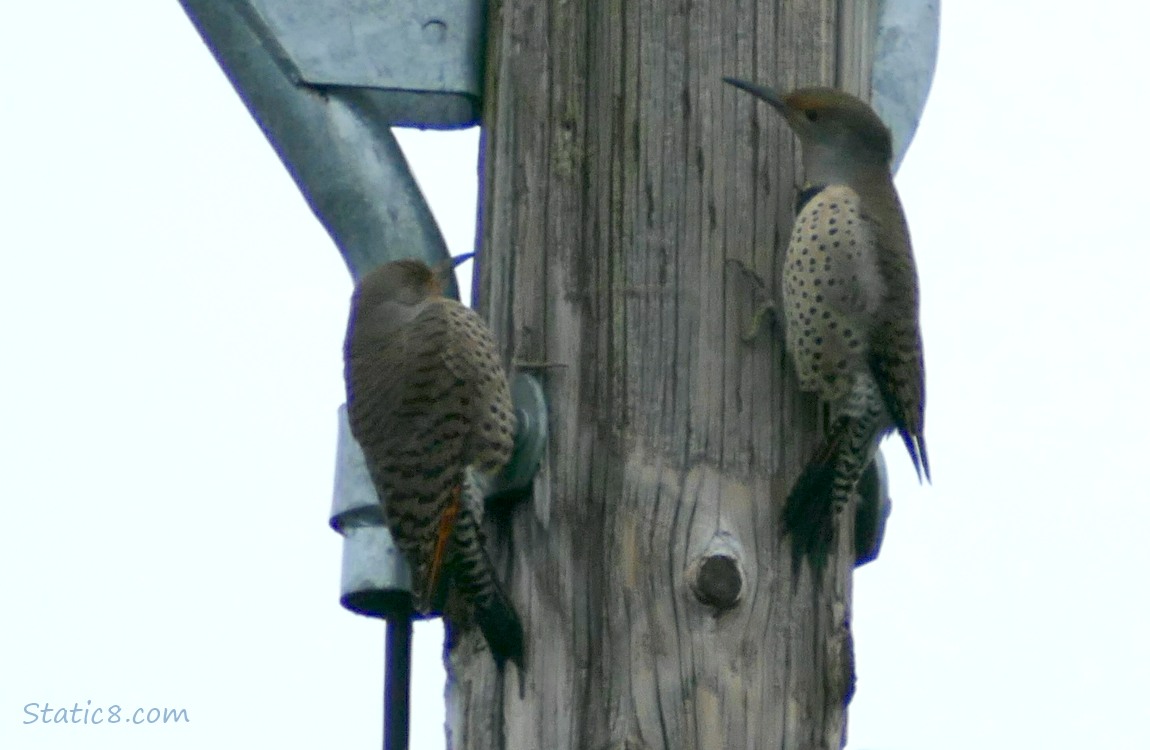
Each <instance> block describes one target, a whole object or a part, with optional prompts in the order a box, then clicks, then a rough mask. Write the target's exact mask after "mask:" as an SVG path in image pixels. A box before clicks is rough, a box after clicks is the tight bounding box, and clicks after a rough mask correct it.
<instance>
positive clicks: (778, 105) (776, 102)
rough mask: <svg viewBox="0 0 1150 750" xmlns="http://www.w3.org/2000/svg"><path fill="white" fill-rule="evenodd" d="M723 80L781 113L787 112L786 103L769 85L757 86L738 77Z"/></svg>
mask: <svg viewBox="0 0 1150 750" xmlns="http://www.w3.org/2000/svg"><path fill="white" fill-rule="evenodd" d="M723 81H725V82H726V83H729V84H731V85H732V86H734V87H735V88H737V89H742V90H743V91H746V92H747V93H749V94H754V95H755V96H757V97H758V98H759V99H762V100H763V101H764V102H766V103H767V104H769V105H771V106H772V107H774V108H775V109H777V110H778V111H779V112H780V113H782V114H783V115H786V113H787V103H786V102H785V101H783V97H781V96H779V94H778V92H776V91H775V90H774V89H772V88H771V87H769V86H758V85H756V84H753V83H747V82H746V81H741V80H739V79H738V78H723Z"/></svg>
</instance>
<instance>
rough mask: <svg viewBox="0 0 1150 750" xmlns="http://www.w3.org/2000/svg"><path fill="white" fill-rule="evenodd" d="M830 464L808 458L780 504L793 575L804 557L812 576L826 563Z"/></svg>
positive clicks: (831, 509) (831, 513)
mask: <svg viewBox="0 0 1150 750" xmlns="http://www.w3.org/2000/svg"><path fill="white" fill-rule="evenodd" d="M834 476H835V470H834V465H833V464H829V463H823V462H821V461H817V460H816V461H812V462H811V463H809V464H807V466H806V468H805V469H803V473H802V474H801V475H800V476H799V479H798V481H797V482H795V486H794V488H793V489H792V490H791V493H790V494H789V495H787V502H786V505H785V506H784V507H783V530H784V533H785V534H786V535H787V536H789V537H790V538H791V553H792V563H793V566H794V567H793V570H794V571H795V577H796V578H797V577H798V574H799V571H800V569H801V566H802V561H803V558H804V557H805V558H806V559H807V560H809V561H810V563H811V568H813V570H814V572H815V574H816V577H817V575H818V574H819V573H821V572H822V570H823V568H824V567H826V563H827V558H829V557H830V551H831V547H832V546H833V545H834V538H835V524H834V521H835V503H834Z"/></svg>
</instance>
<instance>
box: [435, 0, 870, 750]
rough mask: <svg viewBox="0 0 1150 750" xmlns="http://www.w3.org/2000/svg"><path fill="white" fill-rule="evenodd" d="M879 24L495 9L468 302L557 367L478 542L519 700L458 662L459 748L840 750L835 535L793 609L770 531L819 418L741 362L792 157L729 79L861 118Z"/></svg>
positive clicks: (791, 196) (641, 3)
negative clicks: (520, 681)
mask: <svg viewBox="0 0 1150 750" xmlns="http://www.w3.org/2000/svg"><path fill="white" fill-rule="evenodd" d="M872 6H873V3H854V2H850V1H849V0H841V2H830V1H827V0H823V1H822V2H811V1H810V0H792V1H791V2H787V3H779V2H762V1H751V0H743V1H742V2H717V1H712V2H701V1H696V2H691V1H690V0H683V1H682V2H663V1H662V0H659V1H653V0H601V1H592V0H567V1H563V0H546V1H540V0H503V1H502V2H500V1H499V0H494V2H492V4H491V8H490V25H489V31H488V39H489V42H488V44H489V48H488V50H487V61H488V62H487V65H488V70H487V100H486V104H485V120H484V127H485V135H484V145H483V147H482V148H483V152H482V166H481V172H482V175H481V179H482V188H483V189H482V191H481V192H482V196H483V197H482V198H481V208H480V219H481V227H482V228H481V230H480V232H481V235H482V236H481V242H482V248H483V258H482V266H483V268H482V281H481V283H480V285H479V290H478V291H479V296H480V298H481V300H482V303H481V307H482V309H483V311H484V312H485V314H486V315H487V316H488V318H489V319H490V320H491V322H492V324H493V327H494V330H495V332H496V335H497V337H498V338H499V339H500V340H501V342H503V344H504V346H505V351H506V353H507V357H508V361H509V362H511V363H512V364H513V365H516V366H520V367H533V366H538V365H539V364H540V363H545V364H546V365H547V366H546V367H545V368H543V369H542V370H541V372H542V373H544V379H545V382H546V389H547V395H548V398H549V400H550V407H551V424H550V429H551V441H550V445H549V448H548V455H547V458H546V459H545V461H546V466H545V467H544V470H543V471H542V472H541V474H540V476H539V478H538V479H537V481H536V490H535V497H534V501H533V503H532V504H531V505H523V506H521V507H519V508H517V509H516V510H515V511H514V512H513V513H512V515H511V518H510V521H507V522H503V523H492V524H489V527H488V528H489V531H490V533H491V534H492V539H491V545H492V548H493V550H494V551H495V555H496V557H497V560H498V566H499V569H500V571H501V573H502V574H503V576H504V578H505V580H509V581H510V584H509V590H510V592H511V596H512V598H513V600H514V601H515V603H516V605H517V607H518V608H519V610H520V612H521V614H522V616H523V618H524V624H525V626H526V628H527V632H528V674H527V685H526V698H525V699H523V700H520V698H519V696H518V685H517V680H516V677H517V675H515V672H514V668H509V669H508V676H507V680H506V681H505V683H500V682H499V681H498V680H497V678H496V674H495V670H494V668H493V666H492V663H491V659H490V657H489V656H488V654H487V653H486V651H485V650H484V649H483V648H482V645H481V644H480V641H479V639H478V636H477V635H473V636H471V637H468V638H464V639H463V640H462V642H461V643H460V645H459V647H458V648H456V649H455V650H454V651H453V653H452V654H451V655H450V659H449V685H448V728H447V729H448V743H449V747H451V748H457V749H460V750H462V749H463V748H467V749H468V750H487V749H489V748H514V749H516V750H527V749H531V748H539V749H540V750H568V749H571V750H575V749H579V750H584V749H586V750H600V749H607V748H611V749H614V748H619V749H620V750H622V749H623V748H629V749H635V748H759V749H770V748H788V749H791V750H806V749H807V748H838V747H840V746H841V745H842V744H843V743H844V742H845V727H846V716H845V706H846V702H847V701H848V700H849V694H850V692H851V690H852V686H853V656H852V646H851V640H850V628H849V617H850V555H849V554H847V553H846V550H848V549H850V542H851V539H850V529H849V528H843V529H841V532H842V533H840V539H839V549H840V554H839V555H838V557H837V558H836V560H835V562H834V563H832V566H831V570H829V571H828V573H827V574H826V577H825V578H824V581H823V584H822V586H821V589H820V590H819V592H818V593H816V589H815V587H814V586H813V584H812V581H811V577H810V573H809V571H808V572H805V573H804V574H803V575H802V577H801V578H800V581H799V585H798V587H797V588H796V587H795V586H793V583H792V571H791V561H790V549H789V546H788V545H787V544H786V543H785V542H784V541H783V540H781V539H780V535H779V531H778V518H779V514H780V510H781V506H782V501H783V499H784V497H785V493H786V490H787V489H788V488H789V486H790V484H791V483H792V482H793V480H794V478H795V477H796V476H797V474H798V471H799V469H800V466H801V464H802V461H803V459H804V458H805V456H806V455H807V453H808V451H809V450H810V448H811V446H812V444H813V442H814V440H815V439H816V437H817V432H816V426H817V424H818V419H817V414H816V412H817V407H816V405H815V404H814V402H813V400H812V399H810V398H808V397H806V396H801V395H799V394H798V393H797V391H796V388H795V380H794V377H793V375H792V373H791V372H790V370H789V363H787V362H786V361H785V359H784V355H783V348H782V341H781V339H780V337H779V332H778V331H777V330H776V329H773V328H771V327H770V326H769V325H768V326H766V327H765V328H764V330H763V331H762V332H761V333H760V335H759V336H758V337H757V338H756V339H755V340H754V341H753V342H752V343H750V344H748V343H745V342H743V341H742V340H741V338H740V334H741V333H742V331H743V330H744V328H745V326H746V324H747V322H748V319H749V316H750V315H751V314H752V312H753V310H754V309H755V307H756V305H757V304H758V303H761V302H762V301H763V300H764V299H765V294H766V292H765V291H764V290H763V289H760V288H759V287H758V286H757V285H756V283H755V281H754V280H753V277H752V276H750V275H749V274H747V273H746V272H744V271H743V270H740V268H739V267H738V266H736V265H733V264H731V263H729V262H728V259H738V260H741V261H743V262H744V263H746V264H747V266H749V267H752V268H754V269H755V270H756V272H757V273H758V274H760V275H761V277H762V280H763V281H764V282H765V288H766V289H770V290H773V289H776V288H777V284H776V281H775V273H776V268H777V264H778V257H779V253H780V251H781V243H782V242H785V239H786V237H787V233H788V231H789V228H790V223H791V216H792V214H793V206H794V200H795V185H796V181H797V180H798V179H800V176H796V174H795V172H796V168H797V167H798V164H799V162H798V160H797V151H796V148H797V144H796V143H795V142H794V139H793V138H792V137H791V135H790V133H789V132H788V131H786V130H785V126H784V124H783V122H782V121H781V120H780V119H779V118H778V117H776V116H775V115H774V113H772V112H769V111H768V108H767V107H766V106H764V105H761V104H758V103H756V102H755V100H754V99H752V98H751V97H750V96H748V95H746V94H744V93H741V92H738V91H736V90H734V89H733V88H731V87H729V86H726V85H724V84H723V83H722V82H721V80H720V79H721V77H722V76H724V75H735V76H739V77H743V78H749V79H752V80H756V81H760V82H766V83H770V84H772V85H776V86H779V87H781V88H791V87H793V86H794V85H796V84H815V83H821V84H831V85H838V86H841V87H843V88H846V89H848V90H851V91H854V92H855V93H861V92H864V91H865V87H866V84H867V82H868V80H869V55H870V44H869V39H870V38H871V26H870V24H871V23H872V19H873V15H874V14H873V7H872ZM712 558H714V559H712ZM707 560H710V564H707V565H704V564H703V563H704V562H705V561H707ZM739 579H741V586H740V585H739ZM732 597H737V599H738V602H737V604H735V605H734V606H733V607H730V608H726V609H724V608H723V607H724V602H726V601H727V600H729V599H730V598H732ZM701 598H702V599H703V600H705V601H707V602H711V604H704V603H703V602H702V601H700V599H701ZM715 603H718V604H717V606H716V604H715Z"/></svg>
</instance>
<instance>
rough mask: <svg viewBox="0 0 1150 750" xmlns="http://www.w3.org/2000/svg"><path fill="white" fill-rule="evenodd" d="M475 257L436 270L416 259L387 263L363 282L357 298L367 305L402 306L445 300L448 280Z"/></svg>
mask: <svg viewBox="0 0 1150 750" xmlns="http://www.w3.org/2000/svg"><path fill="white" fill-rule="evenodd" d="M473 255H474V253H468V254H465V255H459V256H456V257H454V258H448V259H447V260H445V261H443V262H442V263H437V264H436V265H435V266H434V267H432V266H429V265H427V264H426V263H424V262H423V261H422V260H417V259H415V258H403V259H402V260H393V261H391V262H390V263H384V264H383V265H380V266H377V267H376V268H374V269H372V270H371V271H369V272H368V273H367V274H366V275H364V277H363V278H362V279H360V281H359V286H358V289H357V294H358V295H359V297H360V298H361V300H363V301H364V302H367V301H368V300H370V301H376V302H398V303H400V304H403V305H414V304H418V303H419V302H421V301H423V300H425V299H427V298H428V297H438V296H442V295H443V286H444V285H443V279H444V276H446V275H447V274H448V273H450V272H451V271H452V270H453V269H454V268H455V266H457V265H459V264H460V263H462V262H463V261H465V260H468V259H469V258H471V257H472V256H473Z"/></svg>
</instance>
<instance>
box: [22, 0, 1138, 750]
mask: <svg viewBox="0 0 1150 750" xmlns="http://www.w3.org/2000/svg"><path fill="white" fill-rule="evenodd" d="M943 10H944V16H943V26H942V46H941V54H940V59H939V64H938V71H937V75H936V78H935V83H934V87H933V90H932V93H931V97H930V101H929V103H928V106H927V110H926V113H925V116H924V119H923V122H922V125H921V128H920V130H919V134H918V136H917V137H916V140H915V142H914V144H913V146H912V148H911V150H910V152H909V154H908V156H907V158H906V161H905V162H904V164H903V167H902V171H901V173H900V175H899V178H898V185H899V187H900V190H901V191H902V196H903V199H904V203H905V205H906V209H907V213H908V216H909V218H910V223H911V228H912V232H913V236H914V241H915V247H916V251H917V256H918V262H919V272H920V276H921V286H922V295H923V330H924V336H925V339H926V351H927V382H928V393H929V399H928V410H927V435H928V439H929V442H930V452H931V462H932V468H933V471H934V476H935V484H934V486H933V487H925V488H919V487H918V486H917V485H916V484H915V482H914V476H913V471H912V469H911V468H910V464H909V461H907V460H906V458H905V455H903V451H902V450H901V447H900V446H898V445H897V444H893V443H892V444H890V446H889V450H888V456H889V465H890V468H891V475H892V494H893V496H894V500H895V510H894V515H893V517H892V519H891V522H890V525H889V527H888V535H887V542H886V546H885V549H884V551H883V554H882V557H881V558H880V559H879V561H878V562H877V563H874V564H872V565H870V566H868V567H866V568H864V569H862V570H861V571H860V572H859V573H858V575H857V576H856V586H855V609H854V633H855V645H856V650H857V662H858V663H857V666H858V672H859V683H858V692H857V695H856V697H855V700H854V703H853V704H852V707H851V713H850V729H849V731H850V737H851V744H850V748H852V750H917V749H919V748H933V749H935V750H951V749H954V750H957V749H959V748H962V749H963V750H968V749H969V748H973V747H978V748H989V749H991V750H1016V749H1017V748H1044V749H1045V750H1052V749H1057V750H1062V749H1065V750H1070V749H1071V748H1074V750H1080V749H1081V748H1084V747H1099V748H1108V749H1110V748H1143V747H1147V746H1150V745H1148V741H1147V740H1146V739H1145V736H1146V730H1145V723H1146V721H1145V716H1146V715H1147V708H1146V695H1147V690H1146V686H1145V685H1146V679H1147V675H1148V674H1150V638H1148V637H1147V636H1146V624H1145V623H1146V615H1147V612H1146V607H1147V605H1146V578H1145V571H1146V570H1148V569H1150V544H1148V542H1147V538H1146V537H1147V531H1148V529H1150V492H1148V491H1147V489H1146V487H1145V483H1146V465H1147V463H1148V461H1147V456H1146V454H1145V451H1146V450H1147V448H1148V447H1150V439H1148V437H1147V424H1150V395H1148V390H1147V381H1148V379H1150V378H1148V377H1147V373H1148V365H1150V344H1148V343H1147V335H1146V333H1145V330H1146V329H1145V326H1146V325H1147V323H1148V321H1150V293H1148V291H1147V282H1146V279H1147V270H1148V264H1147V262H1146V259H1145V255H1146V252H1147V247H1146V239H1145V236H1146V235H1145V232H1144V231H1143V229H1144V227H1143V223H1142V222H1143V218H1144V214H1145V213H1146V209H1145V208H1144V207H1143V206H1142V204H1140V203H1139V201H1140V200H1142V199H1144V197H1145V189H1144V184H1143V182H1142V180H1143V179H1144V178H1145V175H1146V174H1147V173H1148V172H1150V163H1148V162H1150V159H1148V158H1147V149H1146V145H1145V144H1146V130H1147V128H1146V123H1147V118H1146V114H1147V98H1146V92H1147V88H1148V84H1147V82H1146V73H1147V71H1148V70H1150V60H1148V59H1147V45H1146V42H1145V36H1146V33H1147V29H1146V21H1147V20H1148V11H1146V10H1144V9H1143V8H1142V7H1141V6H1139V5H1137V4H1135V3H1131V2H1129V1H1128V0H1125V1H1122V0H1098V1H1097V2H1094V3H1091V4H1090V5H1089V6H1088V7H1087V6H1083V5H1082V4H1081V3H1069V2H1053V1H1048V2H1037V1H1035V2H1023V1H1022V0H1005V1H1002V0H1000V1H999V2H993V1H992V0H977V1H976V0H962V1H961V2H958V1H955V2H949V3H947V4H946V7H945V8H944V9H943ZM0 70H2V71H3V72H2V73H0V76H3V79H4V93H5V106H4V108H3V111H4V118H3V130H2V133H0V135H2V137H0V191H2V198H3V204H2V205H3V211H2V213H0V259H2V261H0V262H2V267H0V312H2V319H3V321H4V322H3V324H2V325H0V352H3V366H2V369H0V386H2V387H0V500H2V504H0V592H3V595H4V598H5V601H4V603H3V611H4V612H5V613H6V614H5V616H4V617H3V625H2V626H0V632H2V633H3V637H2V638H0V746H3V747H5V748H8V747H12V748H30V749H31V748H53V749H58V748H73V747H87V748H153V747H164V748H203V747H209V746H221V747H245V746H250V747H257V746H258V747H262V746H269V747H270V746H276V745H279V746H286V747H347V748H368V747H376V746H378V744H379V738H380V735H381V708H380V704H381V694H382V663H383V661H382V643H383V626H382V624H380V623H379V622H376V621H373V620H368V619H366V618H361V617H357V616H353V615H351V614H350V613H347V612H345V611H344V610H342V609H341V608H340V607H339V604H338V601H337V597H338V584H339V566H340V548H341V546H340V539H339V537H338V536H337V535H336V534H335V533H334V532H332V531H331V530H329V528H328V526H327V512H328V509H329V504H330V496H331V482H332V470H333V460H334V456H333V454H334V449H335V410H336V407H337V406H338V405H339V404H340V403H341V401H342V400H343V385H342V380H341V362H340V343H341V339H342V335H343V328H344V324H345V320H346V314H347V297H348V294H349V293H350V291H351V283H350V279H349V277H348V274H347V271H346V269H345V267H344V265H343V262H342V260H341V259H340V257H339V255H338V253H337V252H336V250H335V249H334V247H333V246H332V243H331V241H330V239H329V238H328V237H327V235H326V234H325V233H324V232H323V230H322V229H321V228H320V226H319V225H318V223H317V222H316V221H315V219H314V218H313V217H312V215H311V213H310V211H309V210H308V208H307V207H306V205H305V204H304V202H303V200H302V199H301V198H300V196H299V194H298V192H297V190H296V188H295V186H294V184H293V183H292V182H291V180H290V179H289V178H288V176H287V174H286V172H285V171H284V169H283V167H282V165H281V164H280V162H279V161H278V159H277V158H276V157H275V155H274V154H273V152H272V150H271V148H270V147H269V146H268V145H267V143H266V141H265V140H264V138H263V136H262V134H261V133H260V132H259V130H258V129H257V128H256V126H255V125H254V123H253V122H252V121H251V119H250V117H249V116H248V114H247V112H246V110H245V109H244V108H243V106H242V105H241V103H240V101H239V99H238V98H237V96H236V94H235V93H234V91H233V90H232V88H231V87H230V85H229V84H228V83H227V81H226V79H225V78H224V77H223V75H222V74H221V73H220V71H219V69H218V67H217V65H216V63H215V61H214V60H213V58H212V57H211V56H210V54H209V53H208V51H207V50H206V49H205V48H204V46H203V44H202V43H201V41H200V39H199V37H198V36H197V35H196V33H195V31H194V30H193V28H192V26H191V24H190V23H189V22H188V20H187V18H186V17H185V16H184V15H183V12H182V10H181V9H180V7H179V5H178V4H177V3H176V2H174V1H172V0H169V1H167V2H160V1H158V0H136V1H135V2H128V1H127V0H120V1H118V2H116V1H113V2H108V3H90V2H77V1H76V0H72V1H71V2H68V1H65V2H57V3H15V2H11V3H8V4H7V7H5V8H4V9H3V10H2V11H0ZM731 72H732V73H734V72H736V71H731ZM401 140H402V143H403V144H404V147H405V148H406V149H407V151H408V154H409V158H410V160H411V162H412V164H413V168H414V170H415V172H416V175H417V177H418V179H419V180H420V182H421V184H422V185H423V187H424V189H425V191H426V193H427V197H428V199H429V202H430V203H431V206H432V209H433V210H434V211H435V213H436V215H437V217H438V219H439V221H440V225H441V228H442V230H443V232H444V235H445V236H446V238H447V240H448V244H449V245H450V247H451V248H452V251H453V252H456V253H459V252H464V251H467V250H469V249H470V248H471V245H472V240H473V236H474V204H475V150H476V145H477V134H476V132H475V131H469V132H462V133H412V132H407V133H404V134H402V135H401ZM441 634H442V631H441V630H440V629H439V628H438V626H437V625H428V626H420V627H419V628H418V629H417V633H416V669H415V686H414V693H413V700H414V705H415V710H414V715H413V719H412V726H413V740H412V747H415V748H431V749H432V750H434V748H437V747H441V746H442V741H443V740H442V736H443V735H442V721H443V707H442V689H443V674H442V669H441V667H440V658H439V649H440V638H441ZM89 700H90V701H91V704H88V703H87V701H89ZM30 703H37V704H40V705H39V708H43V706H44V705H45V704H50V705H51V706H52V708H57V707H67V708H71V707H72V706H73V705H75V704H79V706H80V707H81V708H84V707H88V708H90V709H94V708H96V707H104V708H105V709H107V707H109V706H111V705H113V704H116V705H119V706H121V707H122V711H123V713H124V715H125V716H127V715H130V714H131V712H133V711H134V710H135V709H136V708H144V709H145V710H146V709H148V708H152V707H158V708H161V709H162V708H174V709H185V710H186V712H187V714H188V716H189V718H190V719H191V722H190V723H188V724H181V725H176V726H173V725H166V726H165V725H155V726H135V725H131V724H129V723H126V722H125V723H121V724H119V725H110V724H107V723H105V724H102V725H99V726H93V725H88V726H84V725H80V726H71V725H67V726H65V725H55V724H53V725H44V724H42V723H41V722H39V721H37V722H36V723H31V724H26V723H25V722H26V721H28V717H29V715H30V714H28V713H26V712H25V708H24V707H25V705H26V704H30ZM34 710H35V709H34Z"/></svg>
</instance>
